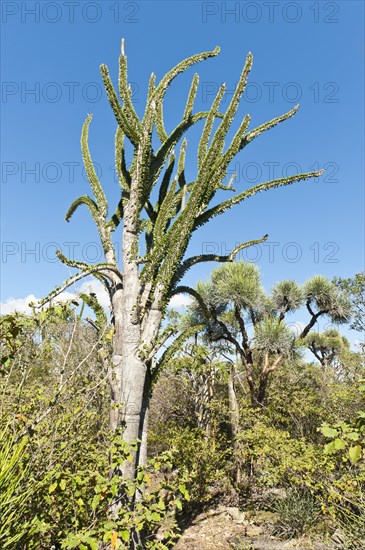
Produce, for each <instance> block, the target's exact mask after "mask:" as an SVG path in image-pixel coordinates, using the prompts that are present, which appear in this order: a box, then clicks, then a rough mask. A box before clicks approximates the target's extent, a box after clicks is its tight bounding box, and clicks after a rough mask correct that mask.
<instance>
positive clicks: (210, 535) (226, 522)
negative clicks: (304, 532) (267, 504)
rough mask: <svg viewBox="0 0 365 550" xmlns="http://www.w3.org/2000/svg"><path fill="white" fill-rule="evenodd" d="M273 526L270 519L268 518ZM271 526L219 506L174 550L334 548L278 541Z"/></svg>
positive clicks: (193, 526) (200, 518)
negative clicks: (268, 531)
mask: <svg viewBox="0 0 365 550" xmlns="http://www.w3.org/2000/svg"><path fill="white" fill-rule="evenodd" d="M268 523H270V518H268ZM267 525H268V524H266V525H265V524H264V525H262V524H261V525H260V524H255V523H254V522H252V521H249V520H248V519H247V518H246V516H245V513H244V512H241V511H239V510H238V508H233V507H232V508H229V507H227V508H223V507H219V508H217V509H215V510H211V511H209V512H207V513H204V514H200V515H199V516H197V517H196V518H195V520H194V521H193V522H192V524H191V525H190V526H189V527H188V528H187V529H185V531H184V532H183V534H182V537H181V539H180V540H179V542H178V543H177V544H176V545H175V546H174V550H215V549H219V550H290V549H293V550H294V549H295V550H309V549H311V550H332V549H333V548H334V546H327V545H325V544H321V543H313V541H310V540H309V539H308V540H306V539H300V540H298V539H292V540H289V541H283V540H278V539H276V538H275V537H270V536H268V535H267Z"/></svg>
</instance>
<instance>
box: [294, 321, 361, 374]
mask: <svg viewBox="0 0 365 550" xmlns="http://www.w3.org/2000/svg"><path fill="white" fill-rule="evenodd" d="M305 343H306V345H307V347H308V349H310V351H311V352H312V353H313V355H314V356H315V358H316V359H317V360H318V361H319V362H320V364H321V365H322V367H324V368H326V367H327V366H329V365H331V364H333V362H334V361H335V360H336V359H338V357H339V355H340V354H341V352H342V351H346V350H348V349H349V348H350V344H349V342H348V340H347V339H346V338H345V337H344V336H342V335H341V334H340V333H339V332H338V330H336V329H334V328H329V329H327V330H325V331H324V332H311V333H309V334H308V336H306V337H305Z"/></svg>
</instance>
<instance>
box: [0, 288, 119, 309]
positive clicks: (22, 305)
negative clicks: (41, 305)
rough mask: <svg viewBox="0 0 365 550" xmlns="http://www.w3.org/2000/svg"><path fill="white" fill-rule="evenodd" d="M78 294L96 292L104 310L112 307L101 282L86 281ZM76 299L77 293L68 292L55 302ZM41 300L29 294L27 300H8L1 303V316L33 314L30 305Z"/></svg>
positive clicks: (78, 289)
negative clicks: (17, 313) (15, 313)
mask: <svg viewBox="0 0 365 550" xmlns="http://www.w3.org/2000/svg"><path fill="white" fill-rule="evenodd" d="M77 292H80V293H81V292H83V293H84V294H90V292H94V293H95V294H96V297H97V299H98V301H99V303H100V305H101V306H102V307H103V308H105V309H106V310H107V309H108V308H109V306H110V301H109V296H108V293H107V291H106V290H105V289H104V287H103V285H102V283H101V282H100V281H84V282H83V283H82V284H81V285H80V287H79V288H77ZM76 298H77V294H76V293H73V292H68V291H67V290H66V291H65V292H62V294H60V295H59V296H57V297H56V298H55V299H54V300H53V302H66V301H67V300H75V299H76ZM39 300H40V298H36V297H35V296H34V294H29V295H28V296H26V297H25V298H8V300H7V301H6V302H1V303H0V314H1V315H7V314H9V313H14V312H15V311H18V312H19V313H31V308H30V307H29V303H30V302H34V303H37V302H39Z"/></svg>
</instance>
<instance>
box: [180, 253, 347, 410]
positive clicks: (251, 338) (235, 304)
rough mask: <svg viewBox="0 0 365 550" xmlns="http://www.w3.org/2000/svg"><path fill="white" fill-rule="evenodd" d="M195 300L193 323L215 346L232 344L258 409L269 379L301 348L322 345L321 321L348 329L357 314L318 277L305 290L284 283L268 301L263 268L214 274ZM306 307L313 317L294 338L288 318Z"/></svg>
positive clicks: (238, 265)
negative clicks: (346, 325) (201, 326)
mask: <svg viewBox="0 0 365 550" xmlns="http://www.w3.org/2000/svg"><path fill="white" fill-rule="evenodd" d="M195 298H196V302H195V304H193V305H192V307H191V310H192V313H191V316H192V319H193V320H194V321H195V323H196V324H197V325H198V324H199V323H200V324H204V325H205V326H204V331H205V333H206V335H207V337H208V338H209V339H210V340H212V341H218V340H225V341H226V342H228V343H230V344H231V346H232V349H233V350H235V352H236V353H237V355H238V357H239V359H240V362H241V364H242V366H243V368H244V372H245V374H246V379H247V384H248V387H249V390H250V394H251V401H252V405H253V406H255V407H256V406H260V405H262V404H263V403H264V401H265V398H266V393H267V392H266V390H267V385H268V382H269V378H270V374H271V373H273V372H274V371H275V370H277V368H278V367H279V366H280V364H281V363H282V362H283V361H284V360H285V359H286V358H290V357H294V356H295V355H296V354H297V353H298V347H299V346H301V345H305V344H307V345H308V343H309V342H311V343H312V344H313V345H314V343H315V342H316V341H317V340H316V336H312V332H311V331H312V329H313V328H314V326H315V325H316V323H317V321H318V319H319V318H320V317H321V316H326V317H327V318H329V319H330V320H331V321H332V322H334V323H343V322H347V321H349V320H350V318H351V314H352V307H351V303H350V300H349V299H348V297H347V296H346V295H345V294H344V293H343V292H341V291H340V290H339V289H338V288H337V287H336V285H335V284H334V283H331V282H330V281H329V280H328V279H326V278H325V277H323V276H319V275H316V276H315V277H313V278H312V279H310V280H309V281H307V282H306V283H305V284H304V285H303V287H301V286H299V285H298V283H296V281H288V280H287V281H280V282H279V283H277V284H276V285H275V286H274V287H273V289H272V292H271V294H270V295H267V294H265V292H264V289H263V287H262V285H261V278H260V272H259V269H258V267H257V266H255V265H254V264H250V263H244V262H235V263H231V264H225V265H222V266H220V267H218V268H217V269H215V270H214V271H213V272H212V275H211V278H210V280H209V281H208V282H207V283H199V284H198V285H197V289H196V291H195ZM304 305H306V307H307V311H308V313H309V314H310V317H309V319H308V321H307V324H306V325H305V326H304V327H303V328H302V329H301V331H300V333H299V334H295V333H294V332H293V331H292V330H290V329H289V327H288V326H287V324H286V322H285V321H286V316H287V314H289V313H291V312H294V311H296V310H298V309H299V308H300V307H302V306H304ZM335 332H336V333H337V331H335ZM331 334H332V333H331ZM327 336H328V337H329V336H330V333H329V332H328V335H327ZM310 338H312V340H311V339H310ZM312 344H311V345H312ZM310 349H312V348H311V347H310ZM312 351H313V350H312Z"/></svg>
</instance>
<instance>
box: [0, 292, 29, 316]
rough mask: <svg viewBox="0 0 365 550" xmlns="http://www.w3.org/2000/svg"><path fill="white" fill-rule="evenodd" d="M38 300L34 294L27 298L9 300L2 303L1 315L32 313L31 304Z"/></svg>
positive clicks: (0, 307)
mask: <svg viewBox="0 0 365 550" xmlns="http://www.w3.org/2000/svg"><path fill="white" fill-rule="evenodd" d="M37 300H38V298H36V297H35V296H34V294H29V295H28V296H26V297H25V298H9V299H8V300H6V302H1V303H0V313H1V315H7V314H8V313H14V311H19V312H20V313H30V311H31V309H30V307H29V302H37Z"/></svg>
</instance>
